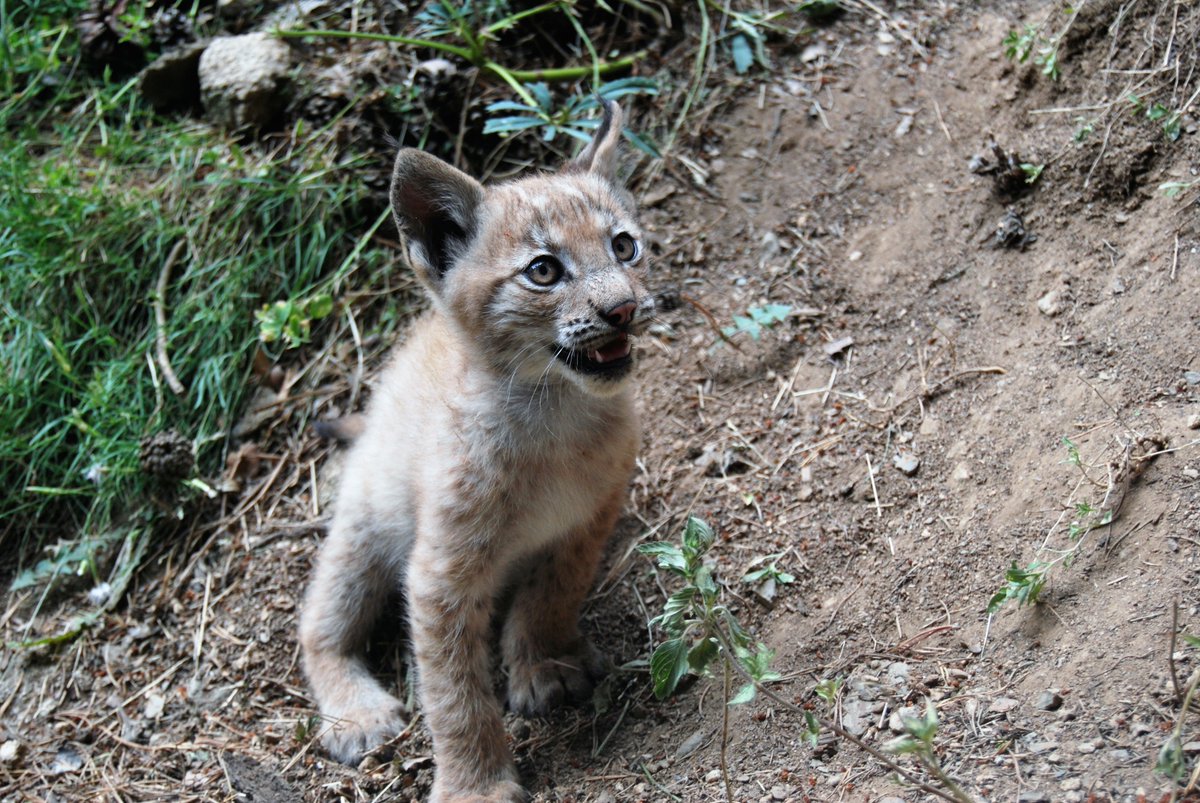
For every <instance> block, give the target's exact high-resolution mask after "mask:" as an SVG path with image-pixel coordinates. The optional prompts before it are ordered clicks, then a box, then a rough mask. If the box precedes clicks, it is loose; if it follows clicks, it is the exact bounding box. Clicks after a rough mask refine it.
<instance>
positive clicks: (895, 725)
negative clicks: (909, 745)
mask: <svg viewBox="0 0 1200 803" xmlns="http://www.w3.org/2000/svg"><path fill="white" fill-rule="evenodd" d="M920 716H921V713H920V712H919V711H918V710H917V707H916V706H915V705H906V706H904V707H903V708H900V709H898V710H896V711H893V712H892V715H891V716H890V717H888V730H890V731H891V732H892V733H904V732H905V731H906V730H907V728H905V727H904V720H906V719H919V718H920Z"/></svg>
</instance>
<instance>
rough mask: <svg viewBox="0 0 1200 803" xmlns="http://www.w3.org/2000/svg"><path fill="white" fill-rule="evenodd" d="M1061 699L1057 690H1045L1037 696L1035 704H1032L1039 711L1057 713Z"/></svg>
mask: <svg viewBox="0 0 1200 803" xmlns="http://www.w3.org/2000/svg"><path fill="white" fill-rule="evenodd" d="M1062 704H1063V698H1062V696H1061V695H1060V694H1059V693H1058V690H1057V689H1046V690H1045V691H1044V692H1042V693H1041V694H1039V695H1038V698H1037V702H1036V703H1034V707H1036V708H1037V709H1038V710H1039V711H1057V710H1058V709H1060V708H1062Z"/></svg>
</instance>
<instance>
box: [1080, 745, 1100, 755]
mask: <svg viewBox="0 0 1200 803" xmlns="http://www.w3.org/2000/svg"><path fill="white" fill-rule="evenodd" d="M1075 750H1076V751H1077V752H1080V753H1083V754H1084V755H1089V754H1091V753H1095V752H1096V745H1095V744H1094V743H1092V742H1080V743H1079V744H1078V745H1076V747H1075Z"/></svg>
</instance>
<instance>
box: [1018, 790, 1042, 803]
mask: <svg viewBox="0 0 1200 803" xmlns="http://www.w3.org/2000/svg"><path fill="white" fill-rule="evenodd" d="M1017 803H1050V798H1049V797H1048V796H1047V795H1046V793H1045V792H1042V791H1041V790H1038V789H1026V790H1025V791H1024V792H1022V793H1021V794H1019V795H1017Z"/></svg>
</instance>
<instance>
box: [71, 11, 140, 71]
mask: <svg viewBox="0 0 1200 803" xmlns="http://www.w3.org/2000/svg"><path fill="white" fill-rule="evenodd" d="M128 4H129V0H116V2H114V3H107V2H105V0H93V2H92V4H91V6H90V7H89V8H88V10H87V11H84V12H83V13H82V14H80V15H79V16H78V17H77V18H76V19H75V29H76V30H77V31H79V46H80V49H81V50H82V51H83V55H84V58H85V59H86V61H87V63H88V64H89V66H90V67H91V68H92V69H93V70H95V71H96V72H103V71H104V68H106V67H107V68H109V69H111V70H112V72H113V73H114V74H116V75H128V74H130V73H133V72H135V71H137V70H139V69H141V67H142V66H143V65H144V64H145V63H146V53H145V51H143V50H142V46H141V45H139V44H137V43H136V42H133V41H130V40H129V38H128V37H129V31H128V30H126V28H125V26H124V25H123V24H122V23H121V20H120V16H121V14H123V13H125V8H126V6H128Z"/></svg>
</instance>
